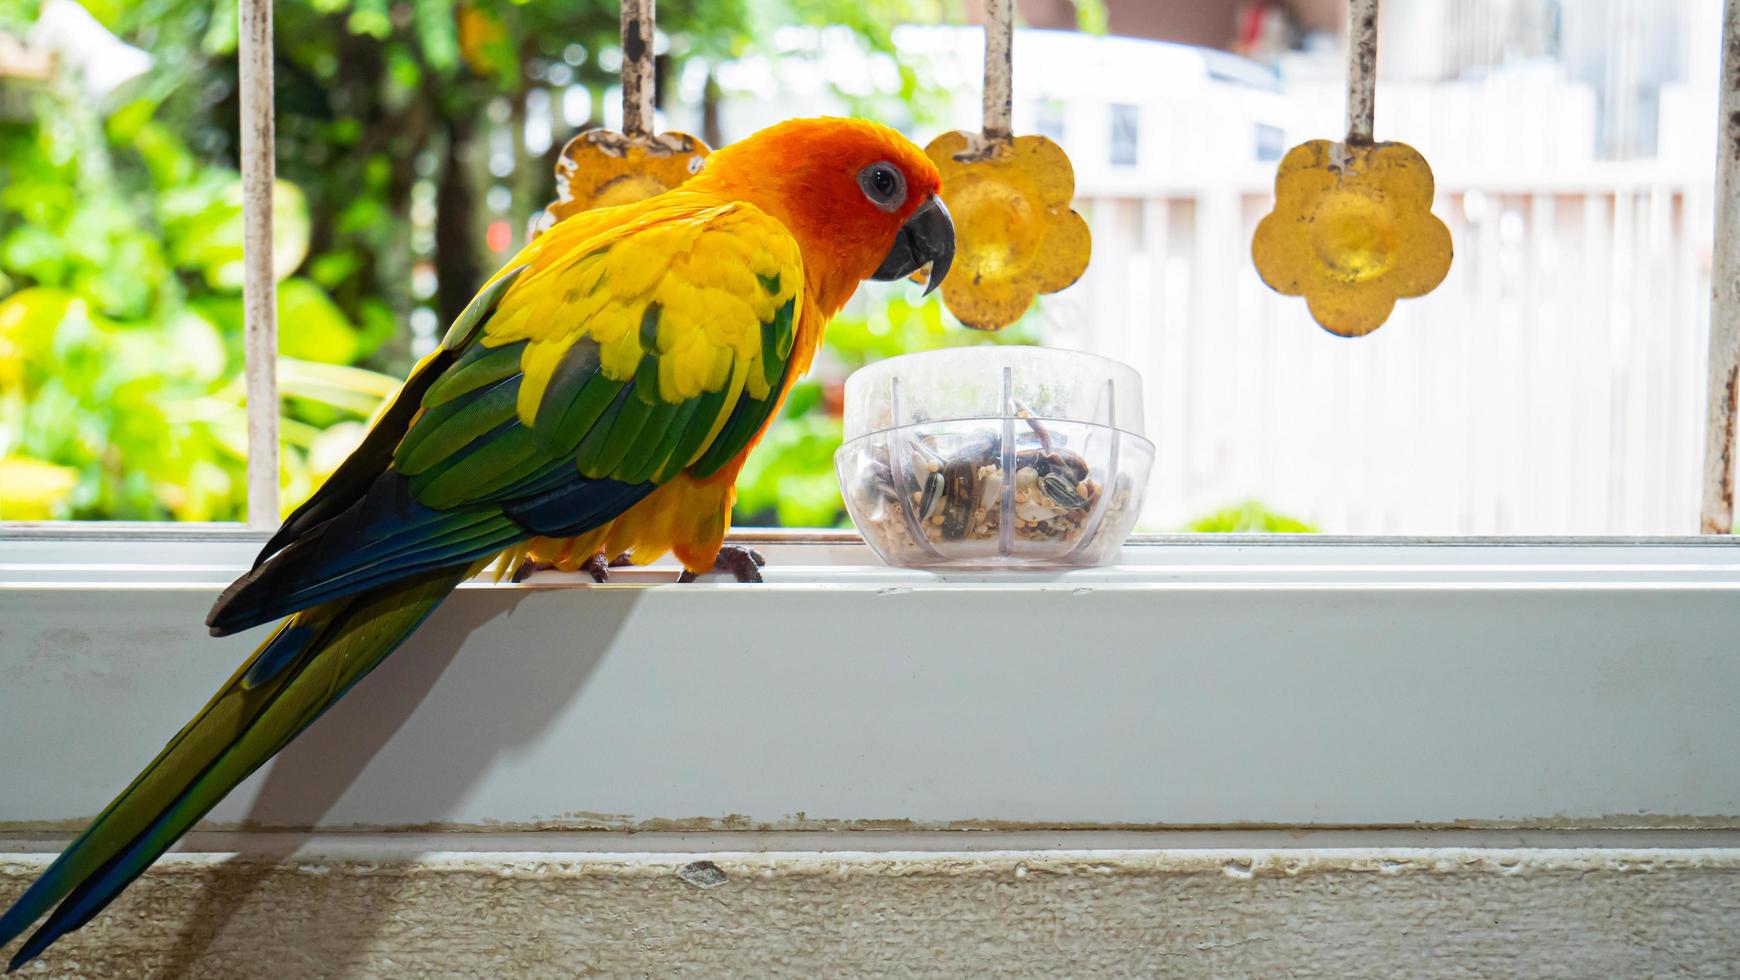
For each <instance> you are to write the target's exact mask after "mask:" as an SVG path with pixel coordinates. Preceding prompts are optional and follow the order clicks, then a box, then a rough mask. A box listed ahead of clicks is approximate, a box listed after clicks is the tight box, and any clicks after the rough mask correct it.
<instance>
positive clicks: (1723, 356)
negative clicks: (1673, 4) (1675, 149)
mask: <svg viewBox="0 0 1740 980" xmlns="http://www.w3.org/2000/svg"><path fill="white" fill-rule="evenodd" d="M1716 127H1717V141H1716V245H1715V252H1714V254H1713V256H1712V258H1711V262H1710V284H1711V293H1712V295H1711V297H1710V363H1709V390H1708V392H1707V393H1706V403H1705V417H1704V502H1703V514H1702V520H1701V521H1700V522H1699V527H1700V529H1701V530H1702V531H1703V533H1705V534H1728V533H1731V532H1732V531H1733V530H1734V426H1735V419H1734V409H1735V388H1736V386H1740V159H1736V157H1737V155H1740V0H1728V4H1727V9H1726V12H1725V14H1724V17H1723V20H1722V99H1721V104H1720V105H1719V106H1718V107H1717V111H1716Z"/></svg>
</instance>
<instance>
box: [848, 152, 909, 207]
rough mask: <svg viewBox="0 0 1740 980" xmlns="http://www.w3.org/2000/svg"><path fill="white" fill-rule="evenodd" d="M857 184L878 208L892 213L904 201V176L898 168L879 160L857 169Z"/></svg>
mask: <svg viewBox="0 0 1740 980" xmlns="http://www.w3.org/2000/svg"><path fill="white" fill-rule="evenodd" d="M858 186H859V188H861V189H862V190H863V191H864V196H865V197H867V198H869V199H870V203H871V204H874V205H876V207H877V208H878V209H880V210H883V211H887V212H889V213H893V212H895V211H898V210H900V206H901V205H902V204H905V203H906V176H905V175H904V174H902V173H901V172H900V168H899V167H896V166H895V165H894V164H892V163H889V162H888V161H886V160H879V161H877V162H875V163H872V164H871V165H870V166H868V167H865V168H864V169H863V170H860V171H858Z"/></svg>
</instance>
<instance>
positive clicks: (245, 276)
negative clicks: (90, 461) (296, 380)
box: [239, 0, 278, 528]
mask: <svg viewBox="0 0 1740 980" xmlns="http://www.w3.org/2000/svg"><path fill="white" fill-rule="evenodd" d="M239 2H240V3H241V24H240V28H241V37H240V54H239V73H240V84H241V103H242V105H241V143H242V313H243V323H244V327H243V332H242V352H243V355H244V367H243V373H244V377H245V379H246V384H247V399H248V526H249V527H264V528H270V527H277V526H278V375H277V370H278V287H277V279H276V277H275V276H274V275H273V273H272V184H273V180H274V177H275V173H274V171H275V169H276V168H275V167H274V165H273V156H272V154H273V115H272V0H239Z"/></svg>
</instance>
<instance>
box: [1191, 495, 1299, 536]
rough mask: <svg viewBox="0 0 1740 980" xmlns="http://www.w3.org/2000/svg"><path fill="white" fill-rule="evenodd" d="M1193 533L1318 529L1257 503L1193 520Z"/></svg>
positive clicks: (1251, 532) (1280, 531)
mask: <svg viewBox="0 0 1740 980" xmlns="http://www.w3.org/2000/svg"><path fill="white" fill-rule="evenodd" d="M1189 530H1191V531H1195V532H1197V533H1199V534H1316V533H1317V528H1316V527H1314V526H1312V525H1310V524H1307V523H1305V522H1304V521H1301V520H1298V519H1297V518H1293V517H1288V516H1286V515H1285V514H1277V513H1275V512H1274V511H1272V510H1270V509H1268V508H1267V507H1264V506H1263V505H1262V504H1260V503H1258V502H1257V501H1255V500H1247V501H1245V502H1243V503H1240V504H1234V505H1233V506H1231V507H1225V508H1222V509H1221V510H1217V511H1215V512H1214V513H1212V514H1204V515H1203V516H1201V517H1198V518H1197V519H1196V520H1194V521H1191V522H1190V525H1189Z"/></svg>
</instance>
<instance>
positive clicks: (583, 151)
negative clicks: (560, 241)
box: [536, 129, 713, 232]
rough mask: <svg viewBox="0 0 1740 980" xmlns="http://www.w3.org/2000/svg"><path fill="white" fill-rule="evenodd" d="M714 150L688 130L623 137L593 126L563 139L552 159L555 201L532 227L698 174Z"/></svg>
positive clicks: (664, 188)
mask: <svg viewBox="0 0 1740 980" xmlns="http://www.w3.org/2000/svg"><path fill="white" fill-rule="evenodd" d="M711 152H713V151H712V148H711V147H709V146H708V145H707V144H706V143H705V142H704V141H702V140H701V139H699V138H697V137H694V136H690V135H689V134H688V133H674V132H673V133H660V134H658V135H657V136H641V137H635V136H626V135H624V134H622V133H617V132H612V131H611V130H608V129H592V130H588V131H586V132H584V133H581V134H580V135H579V136H576V137H574V138H573V139H571V140H569V141H568V145H567V146H564V147H562V155H561V157H559V158H558V159H557V160H556V200H555V201H554V202H552V203H551V204H550V206H549V207H547V208H545V209H544V214H543V216H542V217H541V218H539V219H538V225H537V229H536V230H537V231H540V232H541V231H543V230H545V229H547V228H549V227H550V226H551V225H553V224H555V223H556V222H558V221H561V220H562V219H563V218H566V217H568V216H569V215H571V214H578V213H580V212H581V211H590V210H592V209H593V208H608V207H615V206H616V205H618V204H633V203H634V202H636V201H643V200H645V199H647V198H649V197H652V196H653V195H655V194H663V193H664V192H665V191H668V190H670V189H671V188H673V187H676V186H677V185H679V184H681V183H682V182H683V181H685V180H688V179H689V178H690V177H693V176H694V175H695V174H697V173H700V171H701V166H702V164H703V163H704V162H705V161H706V159H707V154H709V153H711Z"/></svg>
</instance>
